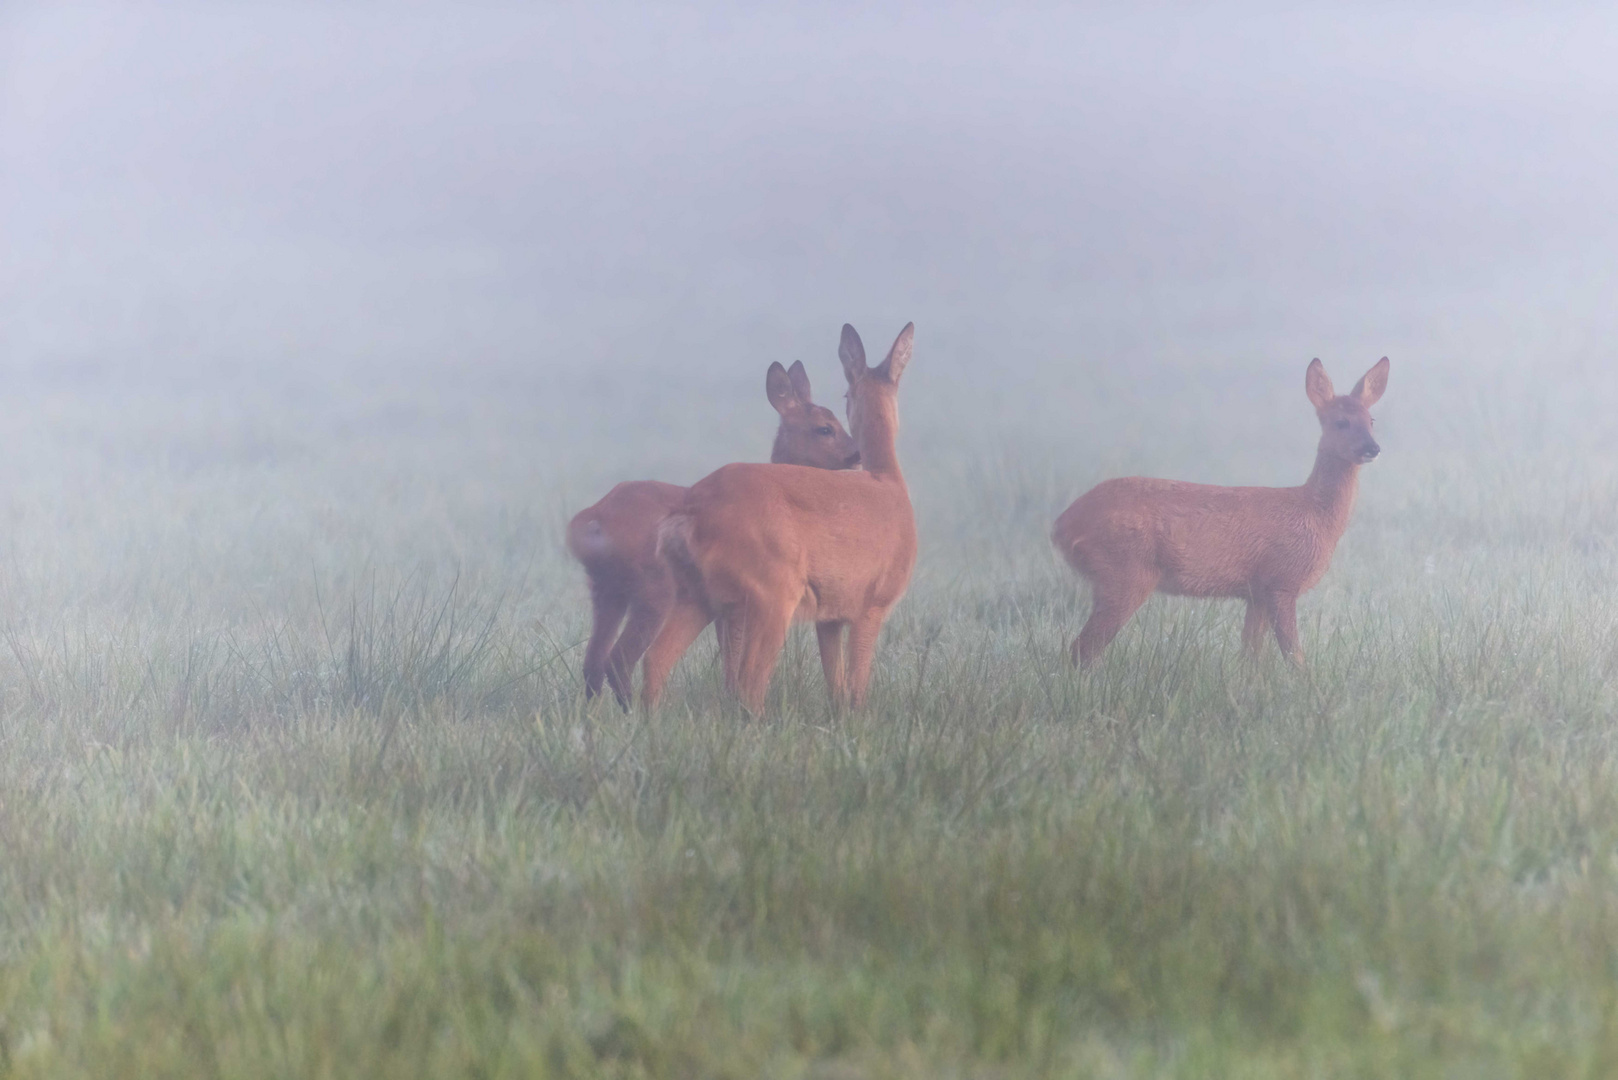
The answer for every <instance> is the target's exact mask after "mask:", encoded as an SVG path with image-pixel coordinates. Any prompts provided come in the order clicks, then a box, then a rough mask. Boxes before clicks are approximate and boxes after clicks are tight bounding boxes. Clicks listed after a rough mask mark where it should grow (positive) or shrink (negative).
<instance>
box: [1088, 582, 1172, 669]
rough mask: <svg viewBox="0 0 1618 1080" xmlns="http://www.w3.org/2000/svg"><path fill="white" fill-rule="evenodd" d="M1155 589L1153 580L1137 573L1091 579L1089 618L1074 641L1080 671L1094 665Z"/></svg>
mask: <svg viewBox="0 0 1618 1080" xmlns="http://www.w3.org/2000/svg"><path fill="white" fill-rule="evenodd" d="M1156 588H1157V578H1156V576H1155V575H1153V574H1151V573H1146V572H1140V571H1136V572H1132V573H1124V574H1119V575H1117V576H1115V577H1106V578H1096V579H1094V597H1093V598H1092V600H1091V602H1090V617H1089V618H1088V619H1087V620H1085V623H1084V629H1082V630H1080V631H1079V636H1078V637H1077V638H1075V639H1074V641H1073V660H1074V662H1075V663H1077V664H1078V665H1079V666H1080V667H1089V666H1090V665H1091V664H1093V663H1095V660H1096V657H1098V656H1100V655H1101V652H1102V650H1103V649H1105V648H1106V647H1107V646H1108V645H1110V644H1112V639H1113V638H1115V637H1117V636H1118V631H1119V630H1122V629H1123V627H1124V624H1125V623H1127V622H1128V621H1129V619H1130V616H1132V615H1134V614H1135V612H1137V611H1139V610H1140V606H1141V605H1142V604H1144V603H1146V599H1147V597H1149V596H1151V595H1152V592H1153V591H1154V590H1155V589H1156Z"/></svg>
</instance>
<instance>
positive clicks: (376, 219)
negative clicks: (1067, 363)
mask: <svg viewBox="0 0 1618 1080" xmlns="http://www.w3.org/2000/svg"><path fill="white" fill-rule="evenodd" d="M0 18H3V21H0V65H3V67H0V72H3V73H0V184H3V187H0V201H3V207H4V209H3V211H0V212H3V214H4V219H3V227H4V231H5V237H6V243H5V249H4V268H3V273H4V283H5V290H4V291H5V296H4V301H3V304H4V307H3V323H4V331H3V333H4V338H3V339H0V340H3V348H4V350H5V359H6V360H7V361H8V362H9V365H10V366H11V367H12V368H14V369H15V368H17V367H21V368H25V369H39V368H48V367H50V366H51V365H69V366H74V367H77V368H80V369H87V370H92V371H106V370H130V369H133V370H139V371H142V372H146V373H148V374H150V373H152V372H161V371H164V370H171V369H185V370H194V369H199V368H200V369H217V368H221V367H225V368H230V367H246V368H253V367H269V368H274V367H285V366H299V365H316V366H321V367H327V366H330V365H333V364H336V365H343V364H364V365H376V364H382V365H405V364H429V365H431V364H454V365H457V366H464V365H472V366H477V365H494V366H498V365H510V366H514V367H521V368H530V369H533V368H539V367H553V368H555V369H558V370H560V371H565V372H570V373H575V374H576V373H578V372H581V371H589V370H592V369H597V368H605V367H614V366H616V367H619V368H621V367H623V366H626V365H627V366H632V367H642V366H647V365H654V366H655V365H668V364H670V363H678V364H680V365H691V366H707V365H712V364H715V363H719V362H728V361H732V360H736V359H740V358H744V357H749V355H750V354H754V355H757V354H759V353H761V352H762V351H770V352H771V353H772V354H773V352H774V351H775V350H784V351H785V352H786V353H788V354H791V355H795V356H798V355H815V356H823V357H826V358H828V359H829V357H830V355H831V348H832V345H833V343H834V342H835V338H836V330H837V327H838V325H839V324H840V323H841V322H843V321H845V320H852V321H855V322H856V323H862V322H863V323H864V324H871V325H873V327H876V326H879V327H880V328H881V330H880V334H890V333H891V332H892V330H891V329H890V324H891V327H892V328H897V326H898V325H900V324H902V323H903V322H904V321H905V320H907V319H914V320H915V321H916V322H917V324H918V326H919V327H921V329H922V332H923V338H922V341H923V342H930V343H931V344H932V345H933V346H934V348H935V349H936V350H939V351H938V352H937V353H936V355H945V356H949V357H950V358H951V359H952V360H953V361H956V362H958V363H961V364H965V363H967V362H968V361H969V360H987V361H990V362H992V363H994V364H997V365H1006V366H1013V365H1018V364H1023V363H1027V362H1028V361H1030V360H1039V361H1041V362H1043V361H1045V360H1048V359H1063V360H1073V361H1074V362H1078V361H1079V360H1081V359H1083V360H1085V361H1106V362H1118V361H1128V360H1134V359H1141V358H1145V357H1149V356H1152V355H1160V354H1163V353H1164V352H1167V353H1171V354H1173V355H1175V356H1176V357H1179V358H1186V357H1192V358H1195V357H1199V356H1203V357H1208V358H1226V357H1230V356H1234V355H1238V354H1239V355H1240V356H1242V357H1243V358H1244V359H1245V360H1246V361H1247V362H1258V363H1262V362H1266V361H1277V360H1280V359H1282V358H1285V359H1286V360H1287V361H1288V362H1289V363H1294V364H1295V363H1296V362H1297V361H1299V360H1300V359H1302V360H1307V358H1308V357H1309V356H1311V355H1314V354H1315V353H1316V352H1321V353H1327V352H1328V350H1330V349H1332V348H1337V349H1341V350H1343V351H1344V352H1345V353H1347V354H1349V355H1351V356H1352V357H1353V361H1354V363H1359V362H1360V361H1361V360H1362V359H1363V360H1365V361H1367V362H1368V361H1369V360H1372V359H1375V357H1376V356H1379V355H1381V354H1383V353H1396V352H1399V351H1403V352H1405V353H1406V354H1407V356H1409V355H1410V354H1411V353H1412V352H1414V351H1417V350H1426V351H1427V352H1428V353H1432V352H1433V351H1434V346H1435V345H1437V346H1442V348H1441V349H1439V350H1438V351H1439V352H1440V353H1441V352H1443V351H1444V350H1448V351H1450V352H1453V353H1461V352H1465V351H1466V347H1468V346H1478V347H1480V348H1481V347H1485V346H1494V347H1498V346H1499V345H1500V343H1501V335H1502V333H1509V334H1512V335H1518V338H1517V339H1516V340H1518V341H1519V342H1520V344H1521V345H1522V346H1523V351H1524V352H1525V353H1529V354H1532V353H1534V352H1536V350H1535V348H1534V346H1535V344H1536V343H1539V344H1549V343H1551V342H1555V343H1556V344H1558V345H1559V346H1560V347H1561V352H1562V353H1563V355H1569V354H1571V353H1572V352H1577V351H1580V350H1585V351H1589V350H1596V351H1599V350H1600V349H1601V348H1602V347H1603V346H1604V343H1605V342H1606V341H1608V340H1610V334H1611V331H1612V328H1613V320H1612V318H1611V316H1610V315H1609V314H1608V311H1607V308H1608V303H1607V300H1606V297H1607V295H1609V294H1610V292H1611V285H1612V281H1613V274H1612V270H1613V265H1614V260H1613V257H1612V255H1611V252H1612V251H1613V248H1614V243H1613V241H1614V235H1613V234H1614V231H1615V229H1618V216H1615V215H1614V214H1613V213H1612V212H1611V192H1612V191H1613V190H1614V189H1615V186H1618V185H1615V181H1618V138H1614V135H1615V134H1618V131H1615V126H1618V125H1615V109H1618V106H1615V105H1614V102H1618V73H1615V72H1614V69H1613V67H1612V65H1611V63H1610V58H1611V56H1612V54H1613V48H1614V46H1615V45H1618V35H1615V33H1614V30H1615V27H1618V16H1615V15H1613V14H1612V13H1610V12H1594V11H1579V10H1571V9H1570V10H1566V11H1561V12H1558V13H1555V14H1548V15H1547V14H1529V13H1523V12H1513V11H1509V10H1505V9H1496V10H1493V11H1481V12H1480V11H1474V10H1468V9H1463V8H1459V7H1457V8H1453V9H1449V10H1440V11H1435V12H1429V13H1426V14H1411V13H1408V12H1405V11H1402V10H1399V9H1398V8H1396V7H1394V6H1384V7H1377V8H1373V9H1370V10H1368V11H1360V10H1349V9H1346V8H1343V9H1324V8H1322V9H1312V10H1306V11H1301V12H1300V11H1294V10H1282V9H1279V8H1275V9H1269V8H1256V7H1243V8H1227V9H1224V10H1219V11H1206V12H1204V11H1192V10H1185V9H1181V8H1176V7H1160V8H1155V9H1152V10H1149V11H1137V10H1136V9H1134V8H1133V7H1126V6H1123V5H1118V6H1104V7H1093V8H1090V9H1088V10H1074V9H1061V10H1057V9H1054V8H1044V7H1023V8H1019V9H1016V10H1014V11H1009V12H994V13H989V12H986V11H983V10H975V9H972V8H968V7H966V6H952V7H946V8H939V9H934V8H931V7H922V6H915V7H899V6H878V7H864V6H848V7H845V8H841V9H829V8H827V7H825V6H823V5H803V6H800V7H796V8H792V9H787V10H783V11H775V12H765V11H759V10H755V9H752V8H750V7H746V6H742V5H735V6H730V5H705V6H685V7H680V8H676V9H671V10H649V9H643V8H638V7H627V6H626V7H602V8H596V7H590V6H585V5H577V6H560V5H558V6H556V7H555V8H554V9H550V10H545V11H532V10H519V9H493V8H477V9H465V8H463V7H461V6H455V7H444V8H438V9H433V8H428V7H423V6H411V7H409V8H407V9H404V10H394V9H393V7H392V6H383V5H344V6H330V5H318V6H317V5H307V6H280V5H273V6H272V5H264V6H258V7H246V6H242V7H235V6H230V7H227V6H215V5H209V6H197V7H191V8H186V7H174V6H164V7H161V8H159V7H155V6H153V7H146V8H139V7H137V8H133V9H131V8H128V7H125V6H118V7H102V8H90V7H59V6H54V5H39V6H30V5H27V4H24V5H22V6H20V7H18V6H15V5H13V6H10V7H8V8H6V9H5V14H4V16H3V17H0ZM879 336H880V335H879ZM1540 338H1543V341H1540V340H1539V339H1540ZM811 350H812V353H811ZM1538 351H1541V352H1542V351H1544V350H1538ZM1410 358H1411V359H1414V357H1410ZM1429 359H1430V360H1431V361H1433V362H1439V361H1454V360H1457V359H1459V357H1458V356H1454V355H1430V357H1429ZM1520 359H1525V360H1526V359H1531V357H1528V356H1523V357H1520ZM753 366H756V365H754V364H753V363H752V361H751V359H749V360H748V368H749V371H750V370H751V367H753ZM702 377H705V376H702ZM753 381H756V380H754V379H753V378H752V377H751V375H749V377H748V382H749V384H751V383H752V382H753Z"/></svg>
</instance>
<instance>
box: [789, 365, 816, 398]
mask: <svg viewBox="0 0 1618 1080" xmlns="http://www.w3.org/2000/svg"><path fill="white" fill-rule="evenodd" d="M787 378H789V379H791V380H792V392H793V393H794V394H796V395H798V400H799V401H801V402H803V403H804V404H805V405H809V404H812V403H813V402H814V400H815V398H814V395H813V394H811V393H810V392H809V373H808V372H807V371H805V370H803V361H802V360H794V361H792V366H791V367H789V368H787Z"/></svg>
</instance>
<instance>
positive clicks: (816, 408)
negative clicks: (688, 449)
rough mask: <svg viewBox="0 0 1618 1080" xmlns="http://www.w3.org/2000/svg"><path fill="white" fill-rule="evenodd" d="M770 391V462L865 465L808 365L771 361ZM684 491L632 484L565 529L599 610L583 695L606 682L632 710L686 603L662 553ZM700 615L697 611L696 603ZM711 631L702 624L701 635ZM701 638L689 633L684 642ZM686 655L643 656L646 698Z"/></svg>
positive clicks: (649, 663) (669, 651) (592, 631)
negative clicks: (777, 419) (660, 635)
mask: <svg viewBox="0 0 1618 1080" xmlns="http://www.w3.org/2000/svg"><path fill="white" fill-rule="evenodd" d="M764 390H765V394H766V396H768V398H769V400H770V404H771V405H773V406H775V411H776V412H778V413H779V414H780V415H781V426H780V427H779V428H778V429H777V431H776V433H775V448H774V450H773V451H772V452H771V454H770V460H771V461H778V462H787V463H791V464H796V465H804V466H809V467H812V468H816V469H848V468H852V467H853V466H855V465H857V464H859V449H858V448H857V447H856V446H855V444H854V440H853V439H852V438H850V437H849V435H848V432H846V431H844V430H843V425H842V424H840V423H838V421H837V417H836V415H834V414H833V413H832V411H831V410H830V409H827V408H825V407H824V406H821V405H816V404H815V403H814V401H813V400H812V398H811V397H810V389H809V376H808V374H807V373H806V372H805V371H804V370H803V364H802V363H794V364H793V365H792V368H791V370H790V371H789V370H787V369H786V368H783V367H782V366H781V365H780V364H778V363H774V364H771V365H770V370H769V372H768V374H767V375H766V376H765V379H764ZM685 494H686V489H685V488H683V487H680V486H679V485H677V484H663V483H659V482H657V481H656V480H631V481H627V482H625V483H622V484H619V485H617V486H616V487H614V488H613V489H612V490H611V491H609V492H608V493H607V495H606V497H605V498H604V499H602V500H601V501H600V502H598V503H596V504H595V505H594V506H591V507H588V508H586V509H584V510H581V511H580V512H579V513H578V515H577V516H575V517H574V518H573V520H572V521H571V522H570V523H569V524H568V527H567V546H568V550H569V551H571V552H572V553H573V556H574V558H576V559H578V560H579V562H581V563H583V564H584V572H585V575H586V576H587V577H588V578H589V581H590V602H591V605H592V608H593V612H592V616H593V625H592V626H591V628H590V643H589V644H588V645H587V646H586V647H585V650H584V692H585V694H586V695H587V696H590V697H594V696H595V695H596V694H599V693H600V692H601V686H602V683H603V682H605V683H608V684H610V685H611V686H612V691H613V694H614V695H615V696H616V697H617V698H618V703H619V704H620V705H623V706H624V707H626V708H627V707H628V705H629V700H630V697H631V695H632V688H631V678H632V672H633V671H634V668H635V664H636V662H637V661H638V660H640V658H641V655H642V654H643V653H645V652H646V651H647V646H648V645H650V644H651V642H652V640H653V638H654V636H655V635H656V634H657V632H658V629H659V627H661V626H662V625H663V623H664V622H665V621H666V620H667V619H668V617H669V615H670V612H671V611H676V610H678V608H679V607H680V605H681V603H682V597H681V596H680V592H679V589H678V587H677V583H676V581H675V579H674V577H673V576H672V575H671V574H670V572H669V568H668V566H667V565H666V564H665V563H664V562H663V560H662V559H660V558H658V556H657V526H658V525H659V523H661V522H662V520H663V519H664V518H665V517H667V516H668V515H669V513H670V512H672V511H673V510H674V509H675V508H677V507H678V506H679V505H680V503H681V502H682V501H683V500H684V499H685ZM684 602H685V603H690V601H689V600H687V601H684ZM697 610H698V612H699V613H700V612H701V610H702V609H701V606H700V604H699V605H698V608H697ZM691 617H692V616H691V615H690V614H689V613H687V614H685V615H684V616H682V619H681V623H682V625H684V624H685V623H688V622H689V621H690V619H691ZM620 625H621V626H622V627H623V631H622V633H620V632H619V627H620ZM706 625H707V620H706V619H704V620H703V622H702V625H699V626H698V627H697V631H698V633H700V632H701V630H702V626H706ZM695 638H696V635H695V634H692V635H691V639H690V640H687V641H686V643H685V645H686V646H689V645H690V643H691V640H695ZM684 652H685V647H684V646H682V647H681V648H680V649H679V650H678V651H675V650H674V649H673V648H672V646H671V645H670V644H666V645H665V647H664V649H663V650H662V651H661V653H660V654H659V655H658V656H657V658H656V662H655V664H654V662H653V659H652V658H651V657H648V658H647V664H646V673H645V690H644V691H643V693H645V694H646V695H647V696H648V698H649V699H651V700H655V699H656V695H657V693H658V692H659V691H660V690H661V689H662V686H663V684H664V682H666V681H667V678H668V673H669V671H670V669H672V668H673V667H674V664H675V662H676V661H677V660H679V658H680V656H681V655H682V654H683V653H684Z"/></svg>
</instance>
